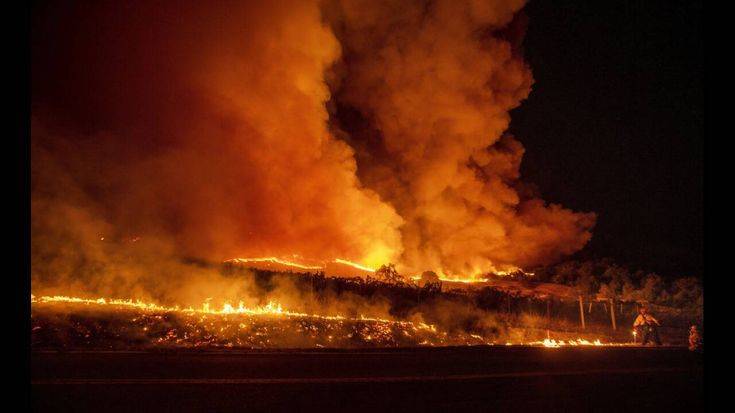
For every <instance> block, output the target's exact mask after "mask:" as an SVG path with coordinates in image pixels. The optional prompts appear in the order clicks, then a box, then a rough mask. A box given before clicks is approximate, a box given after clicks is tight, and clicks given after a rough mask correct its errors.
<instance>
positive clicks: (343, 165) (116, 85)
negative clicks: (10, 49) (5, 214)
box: [31, 0, 593, 295]
mask: <svg viewBox="0 0 735 413" xmlns="http://www.w3.org/2000/svg"><path fill="white" fill-rule="evenodd" d="M510 3H511V4H506V2H490V3H489V5H486V4H484V3H482V2H470V1H467V2H463V1H444V2H442V1H432V2H406V1H387V2H386V1H380V2H378V1H364V2H350V1H345V2H326V3H320V2H318V1H316V0H314V1H307V0H292V1H280V2H257V1H253V2H234V1H233V2H229V1H224V2H217V3H214V4H213V3H209V2H194V1H191V2H181V1H175V2H174V1H171V2H168V1H163V2H132V3H130V2H116V1H109V2H108V1H102V2H94V3H91V4H86V3H85V4H83V5H82V4H76V3H68V2H53V1H52V2H44V3H42V4H37V5H36V6H35V9H34V12H33V33H32V42H33V51H32V54H33V60H32V105H33V106H32V161H31V172H32V188H31V191H32V195H31V196H32V233H31V235H32V274H33V277H34V278H33V282H34V289H35V288H36V287H37V286H38V285H44V283H46V284H47V285H54V286H58V287H59V288H61V287H63V286H67V287H68V286H69V285H70V282H74V281H70V280H76V282H77V283H78V284H79V285H78V287H79V288H80V289H83V288H93V289H95V290H98V291H102V290H111V289H117V290H119V289H122V288H123V287H126V286H128V287H130V288H140V289H142V290H144V291H147V292H148V293H150V294H153V293H151V291H159V290H164V289H165V288H164V286H163V284H165V285H168V286H170V285H171V284H177V283H178V284H181V283H185V282H186V281H185V277H186V276H185V275H184V273H185V272H186V271H188V270H187V269H186V268H182V267H179V266H177V265H175V264H166V265H161V264H160V263H161V262H177V259H178V258H180V257H195V258H202V259H206V260H212V261H219V260H222V259H227V258H231V257H235V256H263V255H268V256H273V255H275V256H291V255H292V254H298V255H300V256H302V257H307V258H310V259H315V260H329V259H334V258H338V257H339V258H345V259H350V260H354V261H358V262H361V263H363V264H367V265H373V266H375V265H378V264H382V263H386V262H389V261H392V262H397V263H399V264H402V267H401V268H404V269H406V270H410V271H413V270H423V269H429V268H431V269H439V270H444V271H445V272H450V273H459V272H462V271H476V270H477V271H479V270H488V269H492V268H501V267H503V266H511V265H513V266H523V265H530V264H536V263H542V262H547V261H549V260H553V259H555V258H557V257H558V256H560V255H563V254H569V253H573V252H575V251H577V250H578V249H580V248H581V247H582V246H583V245H584V244H585V243H586V241H587V240H588V239H589V237H590V233H589V230H590V227H591V225H592V221H593V217H592V216H591V215H587V214H576V213H573V212H571V211H568V210H565V209H562V208H561V207H558V206H545V205H544V203H543V202H542V201H540V200H538V199H532V198H526V197H523V196H521V195H519V194H520V192H519V190H518V185H519V183H518V167H519V163H520V159H521V155H522V152H523V148H522V146H521V145H520V144H519V143H518V142H517V141H516V140H514V139H513V138H511V137H508V136H503V131H504V130H505V129H506V128H507V126H508V122H509V115H508V111H509V110H510V109H511V108H513V107H514V106H516V105H518V103H519V102H520V101H521V100H522V99H523V98H525V97H526V95H527V94H528V93H529V90H530V86H531V75H530V71H529V69H528V68H527V67H526V66H525V65H524V63H523V61H522V59H521V57H520V55H518V53H517V50H516V49H515V46H516V45H517V39H516V37H517V36H516V37H514V36H515V35H514V34H513V33H514V30H511V29H507V28H508V27H511V28H512V27H514V24H511V22H512V21H513V16H514V15H515V14H516V13H517V12H518V10H519V9H520V7H521V5H522V4H521V3H520V2H510ZM516 31H517V30H516ZM328 105H329V106H330V107H333V108H342V109H335V110H334V111H333V112H332V116H331V117H332V119H330V113H329V112H328V110H327V106H328ZM349 111H352V112H354V113H355V114H357V115H355V116H353V117H354V118H355V120H354V122H353V123H352V124H351V125H350V124H348V122H345V119H347V118H348V117H349V116H348V115H349V114H348V115H345V113H347V112H349ZM338 112H340V113H338ZM330 125H331V127H330ZM337 126H338V127H337ZM120 245H126V247H125V248H124V249H120V248H119V246H120ZM156 263H159V264H158V265H157V264H156ZM187 268H188V267H187ZM172 280H176V281H174V282H171V281H172ZM197 285H200V284H197ZM197 288H198V287H197ZM203 288H204V287H203ZM189 289H190V290H193V289H195V288H194V287H189ZM205 289H206V288H205ZM197 293H199V294H204V293H202V292H201V291H199V292H197ZM207 293H209V292H207ZM153 295H155V294H153Z"/></svg>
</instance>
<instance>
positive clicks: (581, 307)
mask: <svg viewBox="0 0 735 413" xmlns="http://www.w3.org/2000/svg"><path fill="white" fill-rule="evenodd" d="M579 321H581V322H582V330H585V329H586V327H585V325H584V299H583V298H582V296H581V295H580V296H579Z"/></svg>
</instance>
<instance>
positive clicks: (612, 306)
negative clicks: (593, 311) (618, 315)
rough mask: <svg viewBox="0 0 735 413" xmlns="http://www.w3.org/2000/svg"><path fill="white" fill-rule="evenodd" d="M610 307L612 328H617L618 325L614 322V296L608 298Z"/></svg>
mask: <svg viewBox="0 0 735 413" xmlns="http://www.w3.org/2000/svg"><path fill="white" fill-rule="evenodd" d="M610 309H611V310H612V311H610V317H611V318H612V326H613V330H617V329H618V326H617V325H616V324H615V299H614V298H611V299H610Z"/></svg>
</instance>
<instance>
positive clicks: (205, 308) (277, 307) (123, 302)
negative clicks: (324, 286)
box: [31, 295, 436, 331]
mask: <svg viewBox="0 0 735 413" xmlns="http://www.w3.org/2000/svg"><path fill="white" fill-rule="evenodd" d="M34 303H73V304H88V305H89V304H94V305H103V306H114V307H126V308H134V309H139V310H144V311H158V312H174V313H189V314H211V315H227V314H247V315H270V316H285V317H303V318H316V319H322V320H350V321H373V322H379V323H387V324H399V325H410V326H413V325H416V326H417V327H418V328H420V329H426V330H432V331H436V327H434V326H433V325H429V324H425V323H413V322H410V321H395V320H387V319H383V318H376V317H368V316H364V315H360V316H359V317H357V318H354V317H352V318H351V317H345V316H343V315H318V314H307V313H300V312H296V311H289V310H284V309H283V307H282V306H281V304H279V303H277V302H275V301H269V302H268V304H266V305H264V306H256V307H246V306H245V305H244V303H243V302H242V301H240V302H239V303H238V305H237V307H235V306H233V305H232V304H231V303H228V302H225V303H224V304H223V305H222V307H221V308H212V307H211V305H210V303H209V301H206V302H204V303H202V305H201V307H199V308H194V307H186V308H182V307H180V306H173V307H171V306H163V305H158V304H153V303H146V302H143V301H141V300H132V299H118V298H96V299H88V298H79V297H69V296H64V295H55V296H41V297H35V296H34V295H31V304H34Z"/></svg>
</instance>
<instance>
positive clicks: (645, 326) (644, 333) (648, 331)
mask: <svg viewBox="0 0 735 413" xmlns="http://www.w3.org/2000/svg"><path fill="white" fill-rule="evenodd" d="M660 325H661V324H659V322H658V320H656V318H655V317H654V316H652V315H651V314H649V313H648V309H647V308H646V307H641V309H640V311H639V313H638V317H636V319H635V321H634V322H633V328H634V329H636V331H638V335H639V336H641V337H643V340H642V344H643V345H646V344H648V343H649V342H652V343H654V344H656V345H661V339H660V338H659V336H658V326H660Z"/></svg>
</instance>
